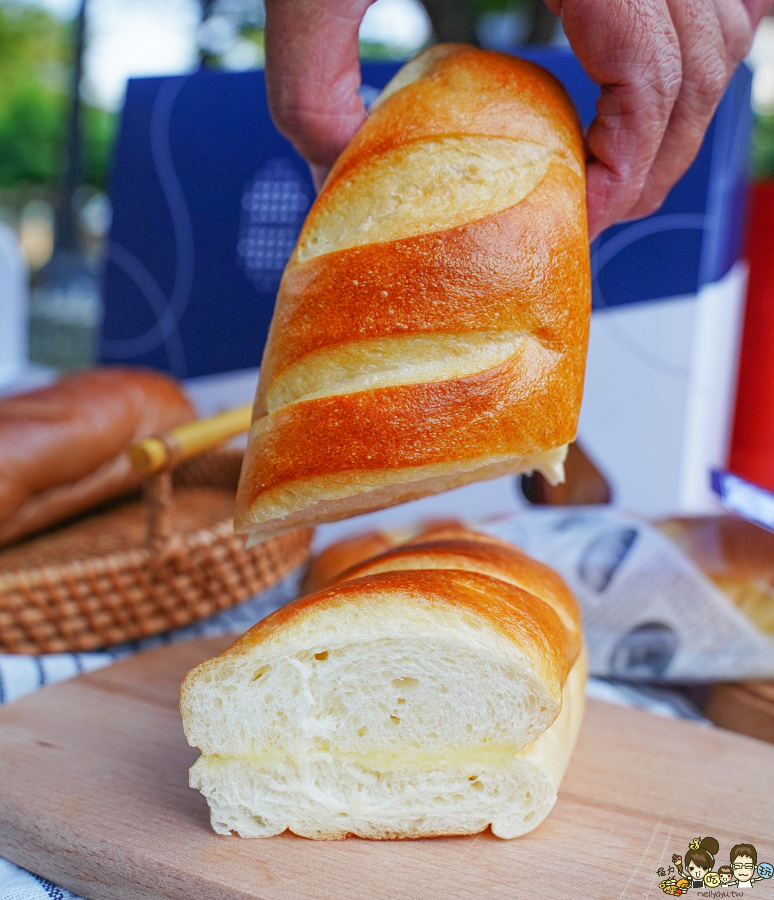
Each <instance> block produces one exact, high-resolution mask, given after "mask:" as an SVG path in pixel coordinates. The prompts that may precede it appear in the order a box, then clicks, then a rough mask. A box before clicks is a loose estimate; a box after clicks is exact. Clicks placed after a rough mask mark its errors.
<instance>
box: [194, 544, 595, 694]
mask: <svg viewBox="0 0 774 900" xmlns="http://www.w3.org/2000/svg"><path fill="white" fill-rule="evenodd" d="M444 532H447V533H451V534H456V535H457V536H458V537H459V539H457V540H428V541H423V540H422V538H419V539H418V540H417V541H416V542H415V543H412V544H410V545H406V546H405V547H404V546H400V547H397V548H395V549H393V550H390V551H388V552H387V553H384V554H382V555H381V556H378V557H376V558H374V559H372V560H368V561H366V562H364V563H361V564H360V565H358V566H354V567H353V568H352V569H350V570H349V572H347V573H345V575H344V576H342V578H341V579H340V580H339V581H337V582H336V583H334V584H332V585H330V586H328V587H326V588H323V589H321V590H319V591H316V592H315V593H313V594H309V595H307V596H306V597H301V598H299V599H298V600H295V601H293V602H292V603H288V604H287V605H286V606H284V607H282V608H281V609H278V610H277V611H276V612H274V613H272V614H271V615H269V616H267V617H266V618H265V619H263V620H262V621H260V622H258V624H257V625H254V626H253V627H252V628H251V629H250V630H249V631H247V632H246V633H245V634H244V635H242V637H240V638H238V639H237V640H236V641H235V642H234V643H233V644H232V645H231V646H230V647H229V648H228V649H226V650H225V651H224V652H223V653H222V654H221V656H230V655H240V654H242V653H246V652H247V651H248V650H249V649H250V648H253V647H256V646H258V645H261V644H265V643H272V642H274V641H277V640H282V638H283V636H285V635H287V634H288V632H289V631H290V630H292V629H293V628H294V627H296V626H298V624H299V623H302V622H303V620H304V619H306V618H307V617H308V616H309V615H310V614H313V613H314V612H315V611H319V610H323V609H326V608H329V607H331V606H338V605H340V604H343V605H350V604H361V605H362V606H364V607H371V608H373V607H377V608H378V607H384V608H385V609H390V615H399V614H400V613H399V608H400V605H401V603H404V602H410V603H414V602H417V601H419V602H426V603H431V604H440V605H446V606H448V607H451V608H455V609H462V610H466V611H469V612H471V613H473V614H474V615H475V616H478V617H480V619H482V620H484V621H485V622H486V623H487V624H488V625H490V626H492V627H493V628H495V629H496V630H497V631H499V632H500V633H501V634H503V635H505V636H506V637H507V638H509V639H510V640H511V641H513V642H514V643H515V644H517V645H518V646H519V648H520V649H521V650H522V651H523V652H525V653H527V655H528V657H529V659H530V662H531V663H532V665H533V666H535V668H536V670H537V671H539V672H540V676H541V677H542V678H544V679H545V680H546V681H547V682H548V683H550V685H551V688H552V691H553V692H554V693H555V694H556V695H557V696H559V695H560V694H561V691H562V687H563V685H564V680H565V678H566V677H567V673H568V672H569V670H570V668H571V667H572V665H573V663H574V662H575V660H576V658H577V656H578V653H579V652H580V648H581V630H580V624H581V623H580V609H579V607H578V604H577V603H576V601H575V598H574V597H573V595H572V594H571V593H570V591H569V589H568V588H567V586H566V585H565V584H564V582H563V581H562V579H561V578H560V576H559V575H557V574H556V573H555V572H554V571H553V570H552V569H549V568H548V567H547V566H544V565H543V564H542V563H539V562H538V561H537V560H534V559H532V558H531V557H529V556H527V555H526V554H524V553H522V552H521V551H520V550H517V549H516V548H515V547H513V546H511V545H510V544H506V543H504V542H503V541H499V540H498V539H497V538H491V537H490V536H489V535H483V534H481V533H479V532H475V531H472V530H469V529H464V528H459V529H458V528H450V529H438V530H436V531H435V533H436V534H443V533H444ZM430 536H431V537H432V536H433V530H431V531H430ZM447 566H448V568H447ZM520 585H524V586H523V587H522V586H520ZM527 585H528V587H527ZM216 658H217V657H216ZM202 665H204V666H206V665H207V663H203V664H202ZM194 671H197V670H194ZM189 677H191V676H190V675H189Z"/></svg>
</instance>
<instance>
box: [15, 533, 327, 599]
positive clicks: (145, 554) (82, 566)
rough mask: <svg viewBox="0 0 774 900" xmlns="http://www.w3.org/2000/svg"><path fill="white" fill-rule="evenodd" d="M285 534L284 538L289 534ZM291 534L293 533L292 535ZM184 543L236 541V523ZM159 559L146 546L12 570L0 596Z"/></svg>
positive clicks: (184, 536) (184, 537) (190, 546)
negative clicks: (52, 582) (12, 591)
mask: <svg viewBox="0 0 774 900" xmlns="http://www.w3.org/2000/svg"><path fill="white" fill-rule="evenodd" d="M293 531H297V532H303V533H304V534H305V533H306V532H308V531H310V529H308V528H298V529H293ZM287 533H288V532H286V533H285V534H287ZM291 533H292V532H291ZM176 537H177V538H179V539H180V540H181V541H182V549H183V550H184V551H188V552H190V551H192V550H196V549H198V548H199V547H203V546H207V545H210V544H212V543H214V542H216V541H221V540H223V539H224V538H229V537H232V538H237V537H238V535H236V534H235V533H234V529H233V520H232V519H231V518H229V519H224V520H222V521H221V522H218V523H217V524H215V525H211V526H209V527H207V528H199V529H197V530H196V531H190V532H187V533H185V532H183V533H180V532H178V533H177V535H176ZM282 537H285V535H284V534H283V535H278V537H277V538H270V539H269V540H268V541H264V542H262V545H265V544H273V543H274V542H275V541H276V540H277V539H278V538H282ZM155 558H163V556H161V557H159V555H158V554H156V553H154V551H153V550H152V549H151V548H150V547H148V546H147V545H146V546H142V547H133V548H132V549H130V550H119V551H117V552H115V553H104V554H101V555H100V554H98V555H95V556H90V557H86V558H84V559H75V560H71V561H70V562H65V563H51V564H49V565H43V566H28V567H25V568H19V569H11V570H9V571H8V572H3V573H0V593H2V592H3V591H6V590H8V589H13V588H16V587H21V586H23V587H26V588H32V587H37V586H38V585H39V584H41V583H44V582H51V581H63V580H66V579H68V578H78V577H82V576H84V575H102V574H104V573H105V572H107V571H115V570H116V569H123V568H126V567H129V566H136V565H143V564H145V563H148V562H150V561H151V560H153V559H155Z"/></svg>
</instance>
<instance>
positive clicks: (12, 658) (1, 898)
mask: <svg viewBox="0 0 774 900" xmlns="http://www.w3.org/2000/svg"><path fill="white" fill-rule="evenodd" d="M299 574H300V573H299V572H296V573H294V574H292V575H289V576H288V577H287V578H285V579H284V580H283V581H281V582H279V583H278V584H276V585H274V586H273V587H271V588H269V589H268V590H267V591H264V592H263V593H261V594H259V595H258V596H256V597H253V598H251V599H250V600H247V601H246V602H244V603H242V604H241V605H239V606H236V607H234V608H233V609H230V610H227V611H226V612H222V613H219V614H218V615H216V616H213V617H212V618H210V619H205V620H203V621H201V622H197V623H196V624H195V625H188V626H186V627H185V628H180V629H178V630H176V631H172V632H169V633H167V634H163V635H159V636H157V637H152V638H146V639H144V640H141V641H133V642H132V643H130V644H122V645H120V646H118V647H111V648H109V649H108V650H103V651H101V652H99V653H52V654H48V655H45V656H22V655H11V654H0V703H8V702H9V701H11V700H16V699H17V698H18V697H22V696H24V694H29V693H30V692H31V691H34V690H37V688H40V687H43V686H44V685H46V684H53V683H54V682H56V681H63V680H64V679H66V678H72V677H73V676H74V675H78V674H80V673H81V672H92V671H94V670H95V669H100V668H102V667H103V666H109V665H110V664H111V663H113V662H115V661H116V660H118V659H122V658H124V657H127V656H130V655H131V654H133V653H138V652H140V651H142V650H150V649H152V648H154V647H158V646H161V645H163V644H168V643H172V642H174V641H183V640H190V639H191V638H196V637H210V636H213V635H217V634H227V633H235V634H241V633H243V632H244V631H246V630H247V629H248V628H250V627H251V626H252V625H254V624H255V623H256V622H258V621H260V619H262V618H263V617H264V616H267V615H268V614H269V613H270V612H273V611H274V610H275V609H278V608H279V607H280V606H284V604H285V603H287V602H288V601H290V600H292V599H293V598H294V597H295V596H297V593H298V577H299ZM587 694H588V696H590V697H596V698H598V699H601V700H607V701H608V702H612V703H620V704H622V705H624V706H637V707H640V708H642V709H646V710H650V711H651V712H654V713H656V714H658V715H666V716H673V717H679V718H690V719H699V720H701V716H700V715H699V714H698V713H697V711H696V708H695V707H694V706H693V705H692V704H691V702H690V700H688V699H686V697H685V696H683V695H682V694H681V693H680V692H678V691H676V690H673V689H668V688H660V687H647V686H646V687H640V686H637V687H634V686H633V685H629V684H624V683H621V682H615V681H610V680H604V679H601V678H591V679H589V682H588V685H587ZM46 898H51V900H82V898H80V897H78V896H76V895H75V894H73V893H71V892H70V891H66V890H64V888H60V887H57V886H56V885H55V884H52V883H51V882H50V881H47V880H46V879H45V878H41V877H40V876H38V875H33V874H32V873H31V872H27V871H26V870H25V869H20V868H19V867H18V866H15V865H14V864H13V863H10V862H8V861H7V860H4V859H2V858H0V900H46Z"/></svg>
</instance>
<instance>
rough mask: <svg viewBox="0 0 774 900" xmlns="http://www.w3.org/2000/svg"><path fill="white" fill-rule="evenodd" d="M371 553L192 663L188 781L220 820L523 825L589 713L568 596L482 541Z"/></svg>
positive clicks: (268, 828)
mask: <svg viewBox="0 0 774 900" xmlns="http://www.w3.org/2000/svg"><path fill="white" fill-rule="evenodd" d="M525 560H526V562H525ZM530 563H531V564H532V566H533V567H534V568H533V571H532V572H531V573H530V572H529V571H527V574H526V575H524V574H523V571H524V570H529V567H530ZM368 565H369V564H364V566H366V567H367V566H368ZM371 566H372V567H373V568H375V569H376V570H377V571H374V572H371V573H369V574H364V575H361V576H359V577H352V578H350V579H348V580H342V581H339V582H338V583H337V584H335V585H333V586H331V587H328V588H324V589H323V590H320V591H317V592H316V593H314V594H312V595H310V596H308V597H304V598H301V599H300V600H297V601H295V602H294V603H291V604H289V605H288V606H286V607H284V608H283V609H281V610H279V611H277V612H276V613H273V614H272V615H270V616H269V617H267V618H266V619H264V620H263V621H262V622H260V623H259V624H258V625H256V626H255V627H254V628H252V629H251V630H250V631H248V632H247V634H245V635H244V636H243V637H241V638H240V639H239V640H237V641H236V643H235V644H233V645H232V646H231V647H230V648H229V649H228V650H226V651H225V652H224V653H223V654H221V655H220V656H218V657H216V658H215V659H212V660H208V661H207V662H204V663H202V664H201V665H200V666H198V667H197V668H196V669H194V670H192V671H191V672H190V673H189V674H188V676H187V678H186V680H185V682H184V684H183V688H182V692H181V711H182V715H183V723H184V727H185V731H186V736H187V738H188V741H189V743H191V744H192V745H194V746H196V747H198V748H199V749H200V750H201V751H202V755H201V756H200V758H199V760H198V761H197V762H196V763H195V764H194V766H193V768H192V769H191V775H190V781H191V785H192V786H193V787H196V788H198V789H199V790H201V791H202V793H203V794H204V795H205V796H206V798H207V800H208V802H209V804H210V810H211V822H212V826H213V828H214V829H215V831H217V832H219V833H221V834H227V833H229V832H236V833H237V834H240V835H242V836H243V837H267V836H270V835H275V834H279V833H281V832H283V831H285V830H286V829H289V830H291V831H293V832H295V833H296V834H299V835H303V836H305V837H310V838H328V839H330V838H344V837H346V836H347V835H350V834H351V835H358V836H361V837H367V838H412V837H423V836H431V835H443V834H470V833H475V832H479V831H481V830H483V829H485V828H486V827H487V826H490V825H491V827H492V831H493V832H494V834H496V835H498V836H499V837H503V838H512V837H517V836H518V835H521V834H524V833H525V832H527V831H530V830H531V829H533V828H534V827H535V826H537V825H538V824H539V823H540V822H541V821H542V820H543V819H544V818H545V816H546V815H547V814H548V812H549V811H550V809H551V807H552V806H553V804H554V802H555V800H556V795H557V790H558V788H559V783H560V781H561V778H562V776H563V774H564V770H565V768H566V766H567V762H568V760H569V756H570V753H571V751H572V747H573V744H574V742H575V738H576V735H577V732H578V728H579V725H580V721H581V717H582V711H583V690H584V683H585V678H586V662H585V654H584V652H583V650H582V639H581V635H580V628H579V615H578V608H577V605H576V603H575V600H574V598H573V597H572V595H571V594H570V592H569V591H568V590H567V588H566V587H565V586H564V584H563V582H561V579H559V578H558V576H555V575H554V574H553V573H551V575H550V576H547V575H546V570H545V567H543V566H540V565H539V564H538V563H534V562H533V561H531V560H529V558H528V557H524V556H523V554H521V553H519V552H518V551H516V550H514V549H512V548H509V547H507V546H506V545H504V544H502V543H500V542H495V541H491V542H490V541H488V540H487V539H486V538H484V539H482V538H481V536H478V538H477V539H476V540H464V539H459V540H448V541H443V540H435V541H433V540H430V541H428V542H426V543H424V544H423V543H421V542H419V543H414V544H412V547H411V550H410V552H408V551H406V550H404V549H403V548H401V547H398V548H396V549H394V550H391V551H389V552H387V553H385V554H383V555H382V556H381V557H378V558H377V560H375V561H374V562H373V563H371ZM519 571H522V575H521V576H519V574H518V573H519ZM355 575H356V571H355ZM530 578H531V580H530ZM519 582H521V583H524V582H527V583H529V590H527V589H525V588H524V587H521V586H519Z"/></svg>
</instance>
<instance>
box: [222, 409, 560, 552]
mask: <svg viewBox="0 0 774 900" xmlns="http://www.w3.org/2000/svg"><path fill="white" fill-rule="evenodd" d="M259 421H260V420H259ZM256 424H258V422H254V423H253V427H255V426H256ZM566 457H567V444H563V445H562V446H561V447H553V448H552V449H551V450H544V451H543V452H541V453H532V454H530V455H528V456H494V455H490V456H486V457H483V458H480V459H468V460H459V461H453V462H448V463H438V464H436V465H429V466H414V467H407V468H403V469H391V470H386V471H385V470H380V471H373V472H365V473H355V472H346V473H342V474H341V475H325V476H321V477H319V478H308V479H304V480H299V481H296V482H293V483H292V484H289V485H283V486H282V487H280V488H275V489H273V490H269V491H266V492H265V493H262V494H261V495H260V502H256V503H254V504H253V506H252V508H251V510H250V521H249V523H248V524H246V525H243V526H241V527H240V528H237V529H236V530H237V531H239V532H242V533H244V532H248V533H249V535H250V537H249V538H248V541H247V547H248V548H249V547H252V546H254V545H255V544H259V543H260V542H261V541H264V540H266V538H267V537H271V536H274V535H277V534H282V533H283V532H285V531H291V530H292V529H294V528H298V527H300V526H302V525H305V524H307V523H310V522H311V523H316V522H320V521H326V522H335V521H337V520H339V519H346V518H348V517H349V516H355V515H359V514H360V513H366V512H372V511H373V510H375V509H382V508H385V507H388V506H395V505H396V504H398V503H405V502H406V501H408V500H416V499H418V498H419V497H425V496H427V495H428V494H435V493H440V492H441V491H448V490H451V489H452V488H457V487H462V486H463V485H465V484H470V483H471V482H473V481H480V480H482V479H487V478H499V477H500V476H501V475H515V474H518V473H521V472H540V473H541V474H542V475H544V476H545V478H546V480H547V481H548V482H549V484H552V485H555V484H560V483H561V482H563V481H564V460H565V459H566Z"/></svg>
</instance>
